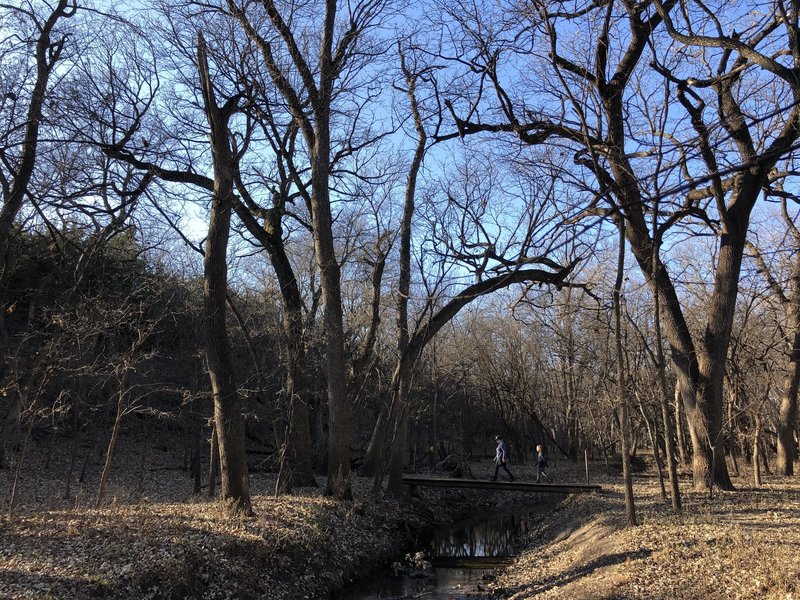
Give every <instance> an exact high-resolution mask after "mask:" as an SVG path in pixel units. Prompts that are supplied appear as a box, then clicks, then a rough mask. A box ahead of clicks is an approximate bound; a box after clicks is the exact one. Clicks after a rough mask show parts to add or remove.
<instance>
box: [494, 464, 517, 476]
mask: <svg viewBox="0 0 800 600" xmlns="http://www.w3.org/2000/svg"><path fill="white" fill-rule="evenodd" d="M500 467H502V468H503V469H504V470H505V472H506V473H508V478H509V479H512V480H513V479H514V476H513V475H512V474H511V471H509V470H508V467H507V466H506V463H497V464H496V465H495V467H494V477H492V479H497V474H498V473H499V472H500Z"/></svg>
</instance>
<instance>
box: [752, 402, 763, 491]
mask: <svg viewBox="0 0 800 600" xmlns="http://www.w3.org/2000/svg"><path fill="white" fill-rule="evenodd" d="M760 448H761V411H759V412H758V414H756V416H755V419H754V424H753V457H752V458H753V485H754V486H755V487H761V461H760V460H759V458H760V452H759V449H760Z"/></svg>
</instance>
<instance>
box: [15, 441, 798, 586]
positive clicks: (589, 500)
mask: <svg viewBox="0 0 800 600" xmlns="http://www.w3.org/2000/svg"><path fill="white" fill-rule="evenodd" d="M130 450H131V451H132V452H133V451H134V450H135V448H131V449H130ZM65 456H66V453H57V452H56V453H53V454H52V455H51V460H50V464H49V468H48V469H47V470H45V468H44V464H45V458H44V455H43V454H37V453H36V452H34V453H33V454H32V455H31V457H30V458H29V460H28V463H27V464H28V467H27V468H26V469H25V470H24V472H23V480H24V486H23V488H22V490H21V494H20V505H19V507H18V508H17V509H16V510H15V512H14V514H13V516H7V514H6V513H7V511H8V504H7V500H8V496H9V495H10V490H11V483H12V481H13V472H12V471H11V470H8V469H6V470H0V500H2V503H0V510H2V513H3V514H2V516H0V598H3V599H5V598H53V599H56V598H58V599H61V598H63V599H73V598H74V599H82V598H103V597H105V598H186V597H193V598H194V597H196V598H209V599H210V598H243V599H244V598H260V599H263V600H283V599H295V598H298V599H301V600H305V599H308V600H314V599H322V598H327V597H328V594H329V591H330V590H332V589H335V588H338V587H341V586H342V585H344V584H346V583H347V582H349V581H350V580H352V579H354V578H357V577H359V576H361V575H364V574H366V573H367V572H368V571H369V570H371V569H372V568H374V567H375V566H377V565H378V564H379V563H381V562H386V561H388V560H390V559H391V558H392V557H393V556H396V555H397V553H398V552H400V551H402V550H404V549H408V544H409V543H411V540H413V538H414V535H415V533H418V532H421V531H424V530H429V529H430V528H431V527H434V526H436V525H438V524H442V523H446V522H448V521H450V520H453V519H455V518H458V517H459V516H462V515H465V514H468V513H470V512H474V511H481V510H486V509H487V507H490V506H493V505H496V504H498V503H505V504H508V503H513V502H525V501H527V502H530V499H529V497H528V496H525V495H521V494H520V495H518V494H509V493H507V492H497V493H492V492H486V493H484V492H480V493H476V492H475V491H470V490H467V491H456V492H448V493H441V492H436V491H432V490H426V491H424V492H422V498H421V501H417V502H413V503H403V504H401V503H397V502H394V501H390V500H375V499H372V498H371V497H370V494H369V486H370V481H368V480H361V479H356V480H355V482H354V494H355V499H354V500H353V501H350V502H335V501H333V500H331V499H328V498H325V497H323V496H322V495H321V491H320V489H311V488H308V489H303V490H299V493H298V494H297V495H293V496H285V497H280V498H275V497H273V496H272V495H271V494H270V491H271V489H272V485H273V478H272V476H271V475H269V474H263V475H262V474H258V473H257V474H254V476H253V482H252V488H253V493H254V510H255V513H256V515H255V516H254V517H252V518H247V519H231V518H227V517H224V516H223V510H222V508H223V507H222V506H221V505H220V504H219V503H218V502H215V501H209V500H206V499H204V498H196V497H192V496H191V494H190V493H188V492H189V491H190V490H191V481H190V480H189V478H188V476H187V474H186V473H185V472H183V471H181V470H180V469H179V468H177V467H178V465H177V464H176V463H178V460H177V459H176V457H175V456H174V453H170V452H166V451H165V452H163V453H161V454H157V455H155V456H151V457H150V458H148V467H147V468H146V469H145V470H144V471H140V470H139V464H138V461H135V460H127V461H126V460H125V458H126V457H125V456H124V453H121V456H120V457H119V463H120V464H121V465H124V464H131V465H136V466H132V467H131V468H130V469H126V468H125V467H123V466H120V467H115V468H114V470H113V472H112V478H111V480H110V483H109V491H108V502H107V503H106V504H105V505H104V507H103V508H101V509H94V508H90V506H91V505H92V504H93V497H94V493H95V490H96V481H97V476H98V471H99V466H100V465H99V464H98V465H92V466H91V467H90V468H89V469H88V471H87V477H86V479H85V481H86V483H84V484H83V486H82V487H80V488H78V489H77V490H75V487H74V486H75V484H74V485H73V490H75V491H77V496H76V495H74V494H73V497H72V498H71V499H70V500H63V499H62V496H63V492H64V485H63V481H61V476H62V475H63V473H65V472H66V469H65V468H64V467H65V465H64V464H61V463H60V460H61V461H64V460H65V458H64V457H65ZM131 456H135V452H133V454H132V455H131ZM128 458H131V457H128ZM97 462H98V463H99V461H97ZM513 468H514V471H515V474H516V475H517V477H518V478H520V479H521V480H530V477H531V472H530V469H529V468H525V467H523V466H519V465H516V466H515V467H513ZM473 470H474V472H475V474H476V475H482V474H488V473H489V472H490V466H489V465H488V464H483V465H479V466H475V467H474V468H473ZM596 471H597V472H596V473H595V472H594V471H593V479H594V480H595V481H597V482H600V483H602V485H603V492H601V493H600V494H592V495H577V496H573V497H571V498H568V499H566V500H565V501H564V502H562V503H560V504H558V505H557V506H555V507H554V508H553V509H552V510H549V511H546V512H545V513H544V514H543V518H542V520H541V522H540V524H539V526H538V528H537V529H536V530H535V531H534V532H532V533H531V534H529V536H528V538H527V539H525V540H521V545H522V546H523V547H524V548H525V550H523V551H522V552H521V554H520V556H519V558H518V560H517V561H516V562H515V563H514V564H513V565H512V566H511V567H509V568H508V569H506V570H505V571H503V572H501V573H499V574H498V577H497V578H496V580H495V581H493V582H491V583H490V584H489V585H488V589H487V586H484V587H483V589H481V590H477V589H476V590H474V591H475V596H476V597H480V598H513V599H523V598H537V599H549V598H559V599H561V598H565V599H576V600H589V599H612V598H637V599H638V598H641V599H673V598H674V599H690V598H706V599H712V600H713V599H717V598H720V599H722V598H725V599H727V600H732V599H751V598H752V599H761V598H766V599H786V600H789V599H800V478H797V477H795V478H791V479H785V480H781V479H778V478H774V477H770V476H767V477H766V478H765V483H764V485H763V486H762V487H761V488H759V489H755V488H753V487H752V483H751V482H750V481H748V480H747V479H745V478H734V483H735V485H736V486H737V491H736V492H728V493H722V492H718V491H715V493H714V496H713V498H710V499H709V498H708V496H707V495H700V494H694V493H692V492H690V491H689V480H688V479H682V480H681V485H682V492H683V501H684V509H685V510H684V515H683V516H680V517H676V516H674V515H672V514H671V511H670V507H669V504H668V503H665V502H663V501H662V500H661V499H660V497H659V494H658V488H657V482H656V480H655V478H653V477H642V476H639V477H637V479H636V480H635V493H636V497H637V504H636V508H637V511H638V517H639V522H640V525H639V526H637V527H635V528H630V529H626V528H625V527H624V521H625V519H624V500H623V497H622V487H621V485H620V481H619V477H618V476H616V475H609V474H603V473H602V472H600V471H602V469H599V468H598V469H596ZM142 473H143V474H144V477H141V475H142ZM552 474H553V475H554V476H555V477H556V478H557V480H558V481H561V482H567V481H580V479H581V476H580V469H578V468H576V467H574V466H572V465H569V464H566V463H561V464H559V465H557V466H555V467H554V468H553V469H552ZM550 498H551V499H555V497H550Z"/></svg>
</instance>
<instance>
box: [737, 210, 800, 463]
mask: <svg viewBox="0 0 800 600" xmlns="http://www.w3.org/2000/svg"><path fill="white" fill-rule="evenodd" d="M781 214H782V216H783V221H784V224H785V226H786V229H787V232H788V237H789V239H790V240H791V244H789V246H790V247H791V248H792V251H793V253H794V259H793V262H792V263H791V266H790V268H789V272H788V281H787V282H786V283H785V284H782V282H781V281H779V280H778V279H777V278H776V275H775V273H774V270H773V269H772V268H771V267H770V266H769V265H768V264H767V261H766V259H765V257H764V254H763V253H762V252H761V251H760V249H759V248H758V247H757V246H756V244H754V243H748V245H747V247H748V249H749V250H750V251H751V253H752V254H753V256H754V258H755V260H756V263H757V264H758V266H759V268H760V271H761V272H762V274H763V276H764V277H765V278H766V280H767V283H768V285H769V290H770V292H771V294H772V296H773V298H776V299H777V300H778V302H779V304H780V306H781V307H782V309H783V312H784V315H785V317H784V323H783V324H781V325H779V330H780V331H781V333H782V337H783V338H784V339H785V340H786V356H787V363H788V364H787V366H786V376H785V377H784V381H783V389H782V391H781V400H780V408H779V415H778V459H777V471H778V473H780V474H781V475H786V476H789V475H793V474H794V459H795V455H796V453H797V442H796V441H795V432H796V430H797V391H798V385H800V231H798V229H797V225H796V224H795V221H794V219H793V218H792V216H791V215H790V214H789V208H788V204H787V198H786V197H783V198H781Z"/></svg>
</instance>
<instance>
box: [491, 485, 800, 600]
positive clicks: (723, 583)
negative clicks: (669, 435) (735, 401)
mask: <svg viewBox="0 0 800 600" xmlns="http://www.w3.org/2000/svg"><path fill="white" fill-rule="evenodd" d="M682 484H683V482H682ZM735 485H736V486H737V491H735V492H715V493H714V496H713V498H711V499H709V498H708V496H707V495H701V494H696V493H693V492H691V491H690V490H689V489H688V482H687V484H686V487H684V488H683V490H682V493H683V501H684V514H683V515H682V516H679V517H678V516H675V515H673V514H672V513H671V511H670V506H669V504H668V503H665V502H663V501H662V500H661V498H660V494H659V493H658V488H657V486H656V483H655V481H654V480H653V479H651V478H650V479H640V480H636V482H635V495H636V506H637V512H638V520H639V523H640V525H639V526H637V527H634V528H625V516H624V498H623V496H622V487H621V485H619V484H618V483H615V482H613V481H607V482H604V492H603V493H602V494H598V495H592V496H574V497H572V498H570V499H568V500H567V501H566V502H564V503H563V504H562V505H561V506H560V507H558V509H556V510H555V511H554V512H553V513H551V514H549V515H547V516H546V518H545V519H543V521H542V522H541V524H540V527H539V529H538V531H537V532H535V533H534V534H532V535H531V536H529V539H528V540H527V550H526V551H525V552H524V553H523V554H522V555H521V556H520V557H519V559H518V560H517V562H516V563H515V564H514V565H513V566H512V567H511V568H510V569H508V570H507V571H506V572H505V573H504V574H502V575H501V577H500V578H499V579H498V581H497V582H495V584H494V586H493V587H494V592H495V595H496V596H500V597H503V598H513V599H515V600H521V599H527V598H537V599H542V600H544V599H548V598H553V599H555V598H559V599H560V598H570V599H576V600H595V599H622V598H631V599H642V600H645V599H652V600H656V599H664V600H672V599H676V600H678V599H695V598H703V599H710V600H713V599H720V600H722V599H725V600H734V599H742V600H743V599H753V600H755V599H759V600H760V599H773V600H778V599H781V600H790V599H795V598H800V481H798V479H797V478H792V479H784V480H781V479H779V478H774V480H769V481H768V483H767V484H766V485H764V486H763V487H762V488H760V489H753V488H752V487H748V486H749V482H748V480H747V479H744V478H740V479H738V480H735Z"/></svg>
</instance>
